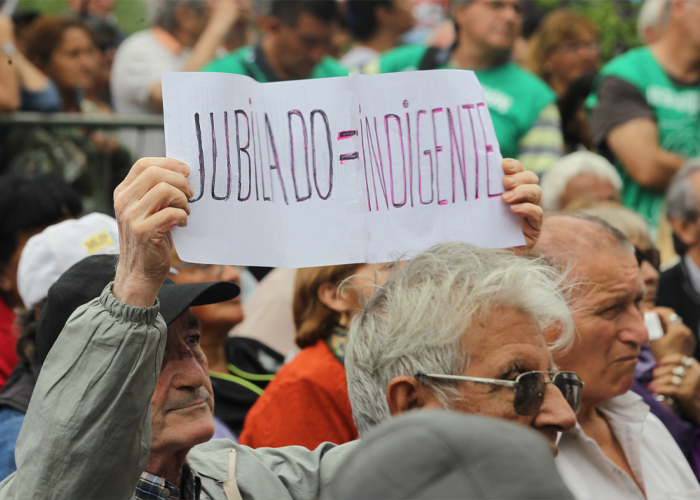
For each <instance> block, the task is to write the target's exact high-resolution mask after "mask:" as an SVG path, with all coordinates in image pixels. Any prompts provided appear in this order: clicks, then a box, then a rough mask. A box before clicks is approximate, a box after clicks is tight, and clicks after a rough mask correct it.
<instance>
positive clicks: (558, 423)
mask: <svg viewBox="0 0 700 500" xmlns="http://www.w3.org/2000/svg"><path fill="white" fill-rule="evenodd" d="M575 425H576V415H575V414H574V410H572V409H571V406H570V405H569V403H567V402H566V399H564V395H563V394H562V393H561V391H560V390H559V389H558V388H557V387H556V386H555V385H554V384H547V385H546V389H545V393H544V401H543V402H542V408H540V412H539V413H538V414H537V416H536V417H535V421H534V426H535V427H537V428H540V427H556V428H557V429H558V430H559V432H566V431H568V430H569V429H572V428H573V427H574V426H575Z"/></svg>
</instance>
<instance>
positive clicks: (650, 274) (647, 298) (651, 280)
mask: <svg viewBox="0 0 700 500" xmlns="http://www.w3.org/2000/svg"><path fill="white" fill-rule="evenodd" d="M630 243H632V245H634V248H636V249H638V250H641V251H642V252H647V251H649V250H650V249H651V248H652V245H651V242H650V241H649V240H647V239H646V238H631V239H630ZM639 269H640V271H641V272H642V280H643V281H644V289H645V291H646V293H645V294H644V299H643V300H642V310H643V311H649V310H651V309H653V308H654V306H655V305H656V290H657V289H658V287H659V277H660V273H659V270H658V269H656V268H655V267H654V266H653V265H652V264H651V262H649V261H648V260H646V259H645V260H642V263H641V265H640V266H639Z"/></svg>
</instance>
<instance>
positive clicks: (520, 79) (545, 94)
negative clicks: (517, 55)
mask: <svg viewBox="0 0 700 500" xmlns="http://www.w3.org/2000/svg"><path fill="white" fill-rule="evenodd" d="M507 69H508V72H509V73H510V74H511V75H512V78H513V83H517V84H518V86H519V87H521V88H522V89H523V90H526V91H527V92H528V94H530V95H533V96H535V97H536V98H538V99H541V100H544V101H546V102H547V103H548V104H549V103H552V102H554V101H555V100H556V98H557V96H556V94H555V93H554V91H553V90H552V89H551V87H550V86H549V85H547V83H546V82H545V81H544V80H542V79H541V78H540V77H539V76H537V75H536V74H534V73H533V72H531V71H529V70H527V69H525V68H523V67H522V66H520V65H519V64H516V63H514V62H510V63H508V64H507Z"/></svg>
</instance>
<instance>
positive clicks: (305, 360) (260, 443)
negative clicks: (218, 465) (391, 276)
mask: <svg viewBox="0 0 700 500" xmlns="http://www.w3.org/2000/svg"><path fill="white" fill-rule="evenodd" d="M380 269H381V266H378V265H367V264H350V265H343V266H327V267H313V268H306V269H299V270H298V271H297V278H296V284H295V290H294V303H293V308H294V322H295V323H296V327H297V334H296V343H297V345H298V346H299V347H300V348H301V352H300V353H299V354H297V356H296V357H295V358H294V359H293V360H292V361H290V362H289V363H287V364H286V365H285V366H283V367H282V368H281V369H280V370H279V371H278V372H277V375H276V376H275V378H274V380H273V381H272V382H270V384H269V385H268V386H267V388H266V389H265V392H264V393H263V394H262V396H260V398H258V400H257V401H256V403H255V404H254V405H253V407H252V408H251V409H250V411H249V412H248V415H247V417H246V419H245V422H244V424H243V432H242V433H241V435H240V437H239V440H240V442H241V444H245V445H247V446H250V447H252V448H260V447H274V448H277V447H280V446H290V445H300V446H304V447H306V448H308V449H311V450H313V449H315V448H316V447H317V446H318V445H319V444H321V443H323V442H325V441H330V442H331V443H336V444H342V443H346V442H348V441H352V440H354V439H357V438H358V433H357V428H356V427H355V423H354V422H353V419H352V408H351V407H350V400H349V398H348V389H347V383H346V380H345V368H344V366H343V364H344V361H345V342H346V340H347V329H346V327H347V324H348V323H349V320H350V318H351V316H352V315H353V314H354V313H355V312H356V311H358V310H359V308H360V293H361V292H360V290H362V287H363V286H365V285H368V284H373V283H375V282H376V278H381V276H380V274H379V271H380ZM351 276H353V278H352V280H351V285H350V286H344V287H341V286H340V284H341V282H343V280H345V279H346V278H349V277H351Z"/></svg>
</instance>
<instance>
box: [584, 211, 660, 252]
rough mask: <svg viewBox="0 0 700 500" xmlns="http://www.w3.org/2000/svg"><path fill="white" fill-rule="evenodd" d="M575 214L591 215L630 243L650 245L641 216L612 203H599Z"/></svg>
mask: <svg viewBox="0 0 700 500" xmlns="http://www.w3.org/2000/svg"><path fill="white" fill-rule="evenodd" d="M577 213H582V214H586V215H592V216H594V217H597V218H599V219H602V220H604V221H605V222H607V223H608V224H610V225H611V226H612V227H614V228H616V229H618V230H620V232H621V233H622V234H624V235H625V236H626V237H627V239H628V240H630V241H631V240H642V241H644V242H646V243H647V244H650V243H651V236H650V234H649V226H648V225H647V222H646V221H645V220H644V218H643V217H642V216H641V215H639V214H638V213H637V212H634V211H633V210H630V209H629V208H627V207H623V206H622V205H613V204H612V203H601V204H599V205H594V206H592V207H590V208H584V209H582V210H579V211H578V212H577Z"/></svg>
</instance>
